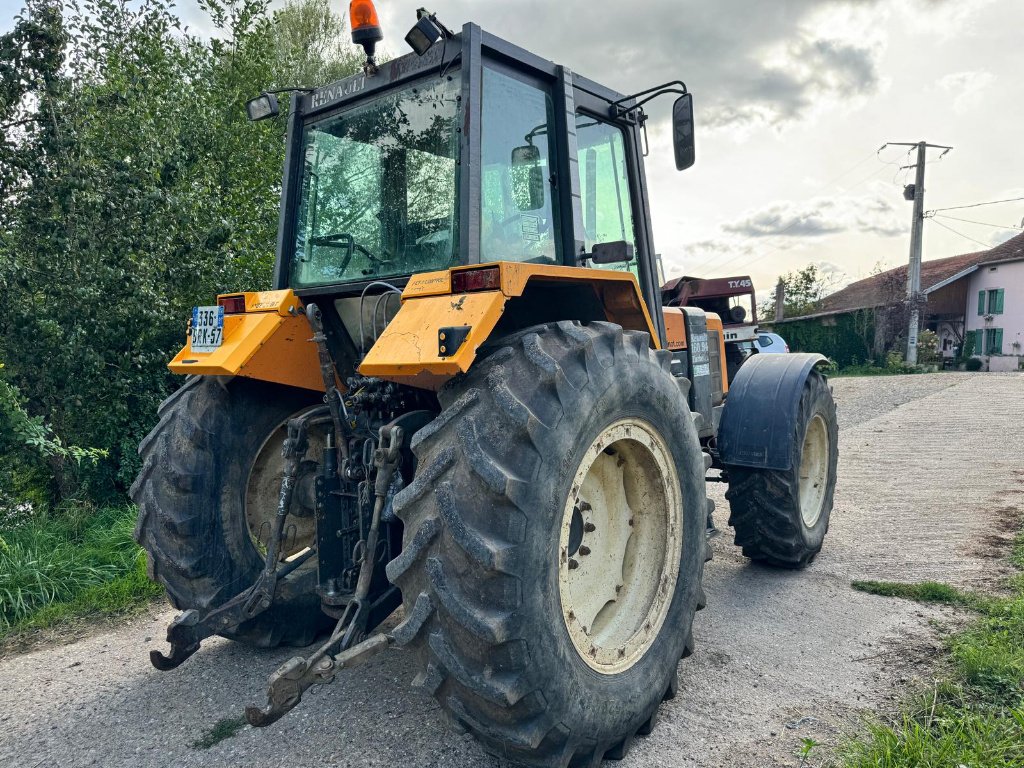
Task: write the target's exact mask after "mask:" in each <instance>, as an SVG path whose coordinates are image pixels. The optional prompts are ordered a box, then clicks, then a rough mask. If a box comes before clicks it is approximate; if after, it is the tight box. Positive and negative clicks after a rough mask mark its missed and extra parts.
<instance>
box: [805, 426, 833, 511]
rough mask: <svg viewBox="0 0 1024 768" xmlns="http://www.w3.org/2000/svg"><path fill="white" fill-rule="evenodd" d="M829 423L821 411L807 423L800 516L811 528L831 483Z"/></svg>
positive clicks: (822, 505) (823, 503)
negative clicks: (827, 423)
mask: <svg viewBox="0 0 1024 768" xmlns="http://www.w3.org/2000/svg"><path fill="white" fill-rule="evenodd" d="M828 452H829V441H828V426H827V425H826V424H825V419H823V418H822V416H821V414H815V415H814V418H813V419H811V423H810V424H808V425H807V432H806V434H805V435H804V445H803V449H802V452H801V458H800V517H801V518H803V521H804V525H806V526H807V527H808V528H812V527H813V526H814V525H815V523H817V522H818V518H820V517H821V511H822V508H823V507H824V506H825V488H826V486H827V485H828Z"/></svg>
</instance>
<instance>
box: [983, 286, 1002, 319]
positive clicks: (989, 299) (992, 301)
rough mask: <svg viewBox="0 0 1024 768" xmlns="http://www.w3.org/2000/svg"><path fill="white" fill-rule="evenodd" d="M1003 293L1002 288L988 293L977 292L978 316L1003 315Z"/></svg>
mask: <svg viewBox="0 0 1024 768" xmlns="http://www.w3.org/2000/svg"><path fill="white" fill-rule="evenodd" d="M1003 293H1004V291H1003V289H1002V288H995V289H992V290H989V291H978V314H979V315H1001V314H1003Z"/></svg>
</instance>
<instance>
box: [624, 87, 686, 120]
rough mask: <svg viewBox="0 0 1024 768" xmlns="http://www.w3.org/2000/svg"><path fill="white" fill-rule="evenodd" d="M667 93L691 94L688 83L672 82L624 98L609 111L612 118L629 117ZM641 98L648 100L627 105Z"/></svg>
mask: <svg viewBox="0 0 1024 768" xmlns="http://www.w3.org/2000/svg"><path fill="white" fill-rule="evenodd" d="M674 86H678V87H674ZM666 93H675V94H678V95H680V96H685V95H686V94H688V93H689V90H687V88H686V83H684V82H683V81H682V80H672V81H671V82H668V83H662V84H661V85H656V86H654V87H653V88H648V89H647V90H646V91H639V92H638V93H634V94H632V95H631V96H624V97H623V98H621V99H619V100H618V101H613V102H612V103H611V104H610V105H609V108H608V111H609V113H610V114H611V116H612V117H623V116H624V115H628V114H629V113H630V112H634V111H636V110H637V109H639V108H640V107H642V106H643V105H644V104H646V103H647V102H649V101H651V100H653V99H656V98H658V97H659V96H664V95H665V94H666ZM641 96H646V97H647V98H645V99H642V100H640V101H638V102H637V103H636V104H630V105H628V106H627V105H625V102H627V101H633V100H634V99H638V98H640V97H641Z"/></svg>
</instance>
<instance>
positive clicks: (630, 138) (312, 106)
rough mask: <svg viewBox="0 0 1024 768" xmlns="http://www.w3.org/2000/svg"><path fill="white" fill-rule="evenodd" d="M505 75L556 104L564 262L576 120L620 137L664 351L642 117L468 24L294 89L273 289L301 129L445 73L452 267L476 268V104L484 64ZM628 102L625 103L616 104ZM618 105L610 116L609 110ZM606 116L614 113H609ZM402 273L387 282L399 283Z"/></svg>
mask: <svg viewBox="0 0 1024 768" xmlns="http://www.w3.org/2000/svg"><path fill="white" fill-rule="evenodd" d="M485 66H487V67H493V68H495V69H498V70H500V71H504V72H507V73H511V74H512V75H513V76H515V77H517V79H522V80H524V81H526V82H529V83H532V84H534V85H536V86H537V87H539V88H540V89H542V90H543V91H545V92H546V93H548V94H549V95H550V96H551V98H552V101H553V103H554V105H555V110H554V111H555V124H554V128H555V131H554V134H553V136H550V137H549V140H552V141H553V142H554V144H555V152H554V157H555V161H556V167H554V169H553V171H554V175H555V194H556V198H555V199H554V200H553V205H554V206H557V208H558V218H559V222H560V239H561V248H560V250H561V254H562V262H561V263H562V264H563V265H565V266H578V265H579V263H580V259H581V257H582V256H583V255H584V254H583V247H584V242H585V236H584V229H583V218H582V210H581V192H580V172H579V164H578V159H577V146H576V123H575V120H576V115H577V113H584V114H587V115H588V116H591V117H594V118H597V119H600V120H602V121H604V122H607V123H609V124H611V125H615V126H616V127H618V128H620V129H621V130H622V131H623V137H624V148H625V155H626V166H627V167H626V173H627V178H628V182H629V183H628V187H629V190H628V193H629V204H630V206H631V209H632V214H633V227H634V237H635V242H636V259H637V265H638V272H639V274H638V279H639V284H640V289H641V292H642V295H643V298H644V301H645V302H646V304H647V307H648V310H649V313H650V316H651V320H652V322H653V323H654V327H655V330H656V332H657V334H658V336H659V342H660V344H661V345H662V346H664V345H665V343H666V334H665V321H664V318H663V317H662V314H661V312H658V311H656V308H658V307H659V306H660V303H661V302H660V286H659V282H658V272H657V263H656V261H657V259H656V255H655V251H654V240H653V233H652V228H651V218H650V207H649V197H648V191H647V181H646V176H645V174H644V160H643V158H644V151H643V143H642V140H641V127H642V120H643V116H642V113H640V117H639V119H638V114H637V112H636V111H633V112H629V111H626V112H625V114H623V112H624V110H623V107H625V108H626V110H628V108H629V107H630V106H631V104H632V101H631V100H628V99H627V97H626V96H624V95H623V94H621V93H617V92H616V91H613V90H611V89H609V88H606V87H604V86H602V85H599V84H598V83H595V82H593V81H591V80H588V79H587V78H584V77H581V76H580V75H577V74H575V73H574V72H572V71H571V70H570V69H568V68H567V67H564V66H562V65H559V64H555V63H553V62H551V61H548V60H546V59H543V58H541V57H539V56H536V55H535V54H532V53H530V52H529V51H526V50H525V49H523V48H520V47H518V46H516V45H513V44H512V43H509V42H508V41H506V40H503V39H501V38H499V37H496V36H494V35H492V34H490V33H487V32H484V31H483V30H481V29H480V27H478V26H477V25H475V24H471V23H470V24H466V25H464V26H463V28H462V31H461V32H459V33H458V34H456V35H454V36H453V37H452V38H450V39H445V40H442V41H438V42H437V43H435V45H434V46H433V47H432V48H431V49H430V50H428V51H427V52H426V53H425V54H424V55H423V56H417V55H416V54H415V53H410V54H407V55H405V56H402V57H399V58H397V59H394V60H392V61H389V62H387V63H385V64H383V65H381V66H380V69H379V72H378V73H377V74H376V75H373V76H369V75H366V74H357V75H353V76H351V77H348V78H346V79H344V80H339V81H337V82H335V83H332V84H330V85H327V86H324V87H321V88H317V89H315V90H313V91H311V92H306V93H296V94H294V95H293V97H292V105H291V109H290V110H289V114H288V127H287V138H286V149H285V169H284V177H283V181H282V194H281V209H280V220H279V226H278V239H277V251H276V259H275V263H274V273H273V287H274V289H275V290H282V289H285V288H288V287H289V276H290V273H291V260H292V252H293V250H294V246H293V244H294V242H295V228H296V219H297V214H298V202H299V196H300V183H301V172H302V162H303V152H302V142H303V135H304V130H305V127H306V126H307V125H308V124H310V123H312V122H315V121H318V120H321V119H323V118H325V117H329V116H331V115H334V114H337V113H339V112H343V111H345V110H348V109H351V108H352V107H355V106H358V105H360V104H362V103H364V102H365V101H366V100H368V99H370V98H372V97H374V96H376V95H379V94H380V93H383V92H387V91H391V90H394V89H395V88H397V87H400V86H403V85H405V84H407V83H411V82H413V81H415V80H418V79H424V78H429V77H439V76H444V77H451V78H457V79H459V80H460V81H461V101H462V106H461V109H462V113H461V116H460V125H459V128H458V131H459V158H458V160H457V170H456V173H457V174H458V180H457V183H458V189H459V197H458V201H457V205H458V206H459V209H458V215H459V226H458V245H457V254H456V256H457V257H456V259H455V262H454V264H453V266H464V265H472V264H479V263H480V245H479V244H480V217H481V183H482V182H481V146H482V136H481V124H482V117H481V107H482V99H481V93H482V80H483V70H484V67H485ZM624 99H627V100H626V101H623V100H624ZM616 102H618V103H619V106H618V107H617V108H616V109H615V110H613V109H612V104H613V103H616ZM613 111H614V112H615V113H616V114H618V115H619V116H618V117H613V116H612V113H613ZM408 278H409V276H400V277H395V278H390V279H389V282H392V283H394V284H396V285H399V286H403V285H404V284H405V283H406V282H407V281H408ZM371 282H373V278H370V279H367V280H359V281H352V282H346V283H340V284H334V285H324V286H317V287H312V288H303V289H299V290H296V295H298V296H299V298H305V297H313V296H334V297H341V296H352V295H359V294H360V293H361V292H362V291H363V290H364V289H365V288H366V287H367V286H368V285H369V284H370V283H371Z"/></svg>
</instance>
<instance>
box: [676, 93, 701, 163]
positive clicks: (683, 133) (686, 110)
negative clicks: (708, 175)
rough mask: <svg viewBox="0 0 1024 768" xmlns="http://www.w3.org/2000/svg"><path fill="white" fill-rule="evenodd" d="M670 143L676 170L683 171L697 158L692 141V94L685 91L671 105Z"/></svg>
mask: <svg viewBox="0 0 1024 768" xmlns="http://www.w3.org/2000/svg"><path fill="white" fill-rule="evenodd" d="M672 144H673V146H674V148H675V151H676V170H677V171H685V170H686V169H687V168H689V167H690V166H691V165H693V164H694V162H695V161H696V159H697V156H696V153H695V149H694V142H693V96H692V95H691V94H689V93H687V94H686V95H684V96H680V97H679V98H678V99H676V103H675V104H673V105H672Z"/></svg>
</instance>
